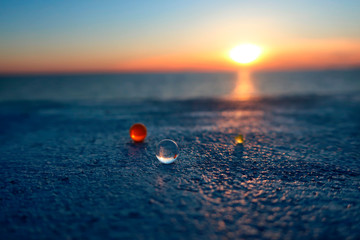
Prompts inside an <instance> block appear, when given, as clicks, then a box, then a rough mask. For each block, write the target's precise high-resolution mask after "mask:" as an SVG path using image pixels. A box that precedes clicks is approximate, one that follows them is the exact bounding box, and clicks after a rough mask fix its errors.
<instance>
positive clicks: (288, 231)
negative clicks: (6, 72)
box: [0, 94, 360, 239]
mask: <svg viewBox="0 0 360 240" xmlns="http://www.w3.org/2000/svg"><path fill="white" fill-rule="evenodd" d="M0 114H1V117H0V123H1V124H0V133H1V134H0V143H1V144H0V152H1V160H0V166H1V168H0V179H1V182H0V239H118V238H119V239H242V238H243V239H359V238H360V152H359V149H360V140H359V136H360V96H359V95H358V94H355V95H354V94H353V95H347V96H302V97H282V98H263V99H253V100H247V101H230V100H229V101H227V100H216V99H202V100H201V99H200V100H199V99H198V100H182V101H166V102H165V101H143V102H142V101H107V102H91V101H77V102H45V101H26V102H21V101H20V102H2V103H0ZM134 122H142V123H144V124H145V125H146V126H147V127H148V133H149V134H148V138H147V139H146V141H145V142H144V143H142V144H134V143H132V142H131V141H130V138H129V134H128V131H129V127H130V126H131V125H132V124H133V123H134ZM237 134H243V135H245V138H246V141H245V144H244V145H235V144H234V137H235V136H236V135H237ZM164 138H171V139H173V140H175V141H176V142H177V143H178V144H179V147H180V156H179V158H178V160H177V161H176V162H175V163H173V164H171V165H163V164H161V163H160V162H159V161H157V159H156V157H155V152H154V149H155V146H156V143H157V142H158V141H160V140H162V139H164Z"/></svg>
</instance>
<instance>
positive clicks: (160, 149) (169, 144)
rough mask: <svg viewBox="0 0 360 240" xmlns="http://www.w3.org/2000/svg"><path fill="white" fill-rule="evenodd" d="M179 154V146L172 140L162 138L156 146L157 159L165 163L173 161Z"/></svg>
mask: <svg viewBox="0 0 360 240" xmlns="http://www.w3.org/2000/svg"><path fill="white" fill-rule="evenodd" d="M178 156H179V147H178V145H177V144H176V142H174V141H173V140H170V139H164V140H162V141H160V142H159V143H158V145H157V147H156V157H157V159H158V160H159V161H160V162H162V163H165V164H170V163H173V162H174V161H175V160H176V158H177V157H178Z"/></svg>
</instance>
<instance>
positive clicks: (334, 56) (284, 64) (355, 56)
mask: <svg viewBox="0 0 360 240" xmlns="http://www.w3.org/2000/svg"><path fill="white" fill-rule="evenodd" d="M261 45H262V46H264V47H263V49H265V50H266V51H265V50H264V51H263V52H262V54H261V57H259V58H257V59H256V60H254V62H251V64H249V65H248V66H247V67H248V68H251V70H252V71H257V70H270V71H272V70H275V71H277V70H279V71H281V70H306V69H331V68H334V69H336V68H352V67H360V40H349V39H318V40H306V39H305V40H304V39H303V40H296V41H295V40H294V41H287V42H285V41H284V42H278V43H274V42H273V43H272V44H271V42H269V44H264V43H261ZM117 54H118V55H117ZM5 60H6V61H5ZM253 63H254V64H253ZM255 63H256V64H255ZM239 67H240V68H241V66H239V64H238V63H236V62H234V61H233V60H231V59H230V58H229V52H228V49H227V48H224V47H222V46H220V47H218V48H217V49H210V48H209V49H204V50H203V51H199V50H196V49H188V50H187V51H182V52H181V51H177V52H169V53H168V54H164V53H163V54H155V53H154V54H152V55H147V56H146V57H145V56H140V55H137V56H136V57H135V56H133V58H130V57H125V56H122V55H121V53H111V54H110V53H108V54H107V55H105V54H104V55H102V56H101V57H97V56H95V55H94V56H87V55H77V56H72V53H70V52H69V53H64V54H63V55H62V56H60V57H57V56H53V55H50V54H49V55H46V56H45V55H44V56H43V57H38V58H35V57H34V56H32V55H29V56H22V57H19V56H10V55H9V56H7V57H6V58H4V59H3V60H1V59H0V74H4V73H5V74H12V73H76V72H89V73H91V72H162V71H167V72H173V71H238V70H239Z"/></svg>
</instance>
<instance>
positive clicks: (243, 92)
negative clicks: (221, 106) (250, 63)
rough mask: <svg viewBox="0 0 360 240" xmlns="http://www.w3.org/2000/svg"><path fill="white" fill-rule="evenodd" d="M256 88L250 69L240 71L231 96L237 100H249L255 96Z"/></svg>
mask: <svg viewBox="0 0 360 240" xmlns="http://www.w3.org/2000/svg"><path fill="white" fill-rule="evenodd" d="M255 92H256V88H255V86H254V83H253V81H252V78H251V72H250V71H249V70H243V71H240V72H238V74H237V80H236V85H235V88H234V90H233V92H232V94H231V97H232V98H233V99H236V100H248V99H250V98H251V97H253V96H254V94H255Z"/></svg>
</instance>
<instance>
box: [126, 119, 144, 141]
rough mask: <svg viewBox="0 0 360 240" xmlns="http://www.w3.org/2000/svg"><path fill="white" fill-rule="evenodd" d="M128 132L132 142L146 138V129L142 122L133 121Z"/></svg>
mask: <svg viewBox="0 0 360 240" xmlns="http://www.w3.org/2000/svg"><path fill="white" fill-rule="evenodd" d="M129 133H130V137H131V139H132V140H134V142H143V141H144V140H145V138H146V134H147V130H146V127H145V125H144V124H142V123H135V124H134V125H132V126H131V128H130V131H129Z"/></svg>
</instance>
